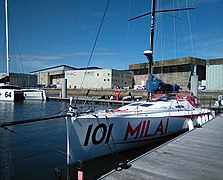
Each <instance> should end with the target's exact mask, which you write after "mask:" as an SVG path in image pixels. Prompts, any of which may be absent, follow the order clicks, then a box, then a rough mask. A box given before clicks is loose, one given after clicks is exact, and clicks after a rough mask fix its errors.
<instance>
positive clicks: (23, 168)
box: [0, 101, 115, 180]
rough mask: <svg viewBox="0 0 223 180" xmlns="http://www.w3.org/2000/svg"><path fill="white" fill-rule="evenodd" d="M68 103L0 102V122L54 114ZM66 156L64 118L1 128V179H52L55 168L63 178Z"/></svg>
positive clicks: (62, 110)
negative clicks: (59, 170)
mask: <svg viewBox="0 0 223 180" xmlns="http://www.w3.org/2000/svg"><path fill="white" fill-rule="evenodd" d="M82 105H83V104H78V106H82ZM90 106H91V107H92V105H91V104H90ZM96 106H97V107H96V108H97V109H103V108H115V107H111V106H110V105H109V104H102V105H96ZM68 107H69V103H68V102H60V101H47V102H40V101H23V102H0V123H3V122H11V121H17V120H27V119H35V118H44V117H49V116H54V115H58V114H61V113H62V112H65V110H66V109H67V108H68ZM94 107H95V105H94ZM85 108H86V109H88V108H89V104H88V105H86V106H85ZM66 158H67V156H66V121H65V118H58V119H52V120H49V121H41V122H35V123H29V124H23V125H16V126H10V127H7V128H0V179H4V180H5V179H55V168H59V169H61V170H62V176H63V178H62V179H66V178H67V176H68V174H69V173H68V172H67V171H68V170H67V169H68V168H67V164H66ZM74 173H75V172H74Z"/></svg>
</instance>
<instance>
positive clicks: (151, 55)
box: [143, 0, 156, 74]
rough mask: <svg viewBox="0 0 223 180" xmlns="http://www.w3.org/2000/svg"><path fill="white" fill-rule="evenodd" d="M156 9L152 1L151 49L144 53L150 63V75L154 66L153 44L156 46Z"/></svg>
mask: <svg viewBox="0 0 223 180" xmlns="http://www.w3.org/2000/svg"><path fill="white" fill-rule="evenodd" d="M155 9H156V2H155V0H152V5H151V23H150V48H149V50H145V51H144V52H143V55H145V56H146V58H147V59H148V61H149V70H148V74H152V65H153V44H154V43H153V42H154V23H155V22H154V21H155Z"/></svg>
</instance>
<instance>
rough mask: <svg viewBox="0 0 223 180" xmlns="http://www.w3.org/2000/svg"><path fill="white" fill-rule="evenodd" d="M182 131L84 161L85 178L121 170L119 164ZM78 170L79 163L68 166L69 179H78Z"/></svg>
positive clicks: (94, 177) (97, 176)
mask: <svg viewBox="0 0 223 180" xmlns="http://www.w3.org/2000/svg"><path fill="white" fill-rule="evenodd" d="M180 134H182V133H178V134H175V135H172V136H169V137H166V138H164V139H162V140H157V141H154V142H153V143H152V144H149V145H145V146H141V147H138V148H134V149H131V150H128V151H123V152H119V153H115V154H113V155H108V156H104V157H101V158H97V159H94V160H90V161H85V162H83V171H84V179H87V180H91V179H98V178H100V177H101V176H102V175H104V174H106V173H108V172H111V171H112V170H114V171H115V170H121V169H120V168H119V167H118V165H119V164H120V163H124V162H126V160H128V161H131V160H133V159H135V158H137V157H139V156H141V155H143V154H145V153H147V152H148V151H150V150H152V149H154V148H156V147H157V146H160V145H162V144H163V143H165V142H167V141H169V140H171V139H173V138H175V137H177V136H179V135H180ZM77 172H78V165H77V164H76V165H73V166H69V167H68V175H67V176H68V179H69V180H74V179H75V180H76V179H78V177H77Z"/></svg>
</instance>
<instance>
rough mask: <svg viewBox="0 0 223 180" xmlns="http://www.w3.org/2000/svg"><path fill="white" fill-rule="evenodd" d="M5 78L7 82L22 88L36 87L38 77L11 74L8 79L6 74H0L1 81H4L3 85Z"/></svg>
mask: <svg viewBox="0 0 223 180" xmlns="http://www.w3.org/2000/svg"><path fill="white" fill-rule="evenodd" d="M5 78H6V79H7V80H6V82H10V84H13V85H18V86H22V87H36V85H37V76H36V75H33V74H22V73H9V76H7V77H6V74H5V73H0V80H1V79H2V80H3V81H2V83H3V82H4V81H5V80H4V79H5Z"/></svg>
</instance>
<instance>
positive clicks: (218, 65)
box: [206, 58, 223, 90]
mask: <svg viewBox="0 0 223 180" xmlns="http://www.w3.org/2000/svg"><path fill="white" fill-rule="evenodd" d="M222 77H223V58H221V59H212V60H207V62H206V89H208V90H223V80H222Z"/></svg>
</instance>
